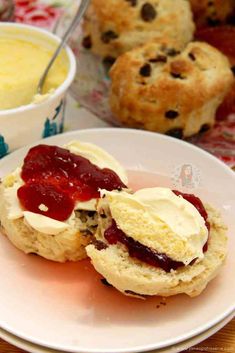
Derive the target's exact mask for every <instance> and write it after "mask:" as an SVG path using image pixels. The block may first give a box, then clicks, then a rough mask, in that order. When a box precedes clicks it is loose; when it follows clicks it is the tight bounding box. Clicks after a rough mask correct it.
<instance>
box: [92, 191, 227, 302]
mask: <svg viewBox="0 0 235 353" xmlns="http://www.w3.org/2000/svg"><path fill="white" fill-rule="evenodd" d="M103 197H104V198H102V199H100V201H99V203H98V217H99V226H98V231H97V233H96V242H95V243H94V244H92V245H88V246H87V247H86V250H87V254H88V256H89V257H90V258H91V261H92V264H93V265H94V267H95V269H96V270H97V271H98V272H99V273H101V274H102V275H103V276H104V277H105V278H106V280H107V281H108V283H110V284H111V285H113V286H114V287H115V288H117V289H118V290H119V291H121V292H122V293H123V294H125V295H131V296H137V297H138V296H140V297H142V296H148V295H161V296H171V295H175V294H179V293H186V294H187V295H189V296H190V297H194V296H197V295H199V294H200V293H201V292H202V291H203V290H204V289H205V288H206V286H207V284H208V283H209V282H210V281H211V280H212V279H213V278H214V277H215V276H216V275H217V273H218V271H219V269H220V268H221V266H222V264H223V263H224V260H225V257H226V252H227V237H226V227H225V226H224V224H223V223H222V220H221V218H220V215H219V214H218V212H217V211H216V210H214V209H213V208H212V207H210V206H206V209H205V208H204V206H203V204H202V202H201V201H200V199H198V198H197V197H195V196H194V195H190V194H182V193H180V192H177V191H171V190H170V189H167V188H150V189H142V190H139V191H137V192H136V193H135V194H133V195H131V194H128V193H126V192H120V193H118V192H115V191H112V192H104V193H103Z"/></svg>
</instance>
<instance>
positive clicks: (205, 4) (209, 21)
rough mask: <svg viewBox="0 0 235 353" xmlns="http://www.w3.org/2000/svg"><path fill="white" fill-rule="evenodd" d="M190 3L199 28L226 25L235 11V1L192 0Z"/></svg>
mask: <svg viewBox="0 0 235 353" xmlns="http://www.w3.org/2000/svg"><path fill="white" fill-rule="evenodd" d="M190 3H191V6H192V10H193V13H194V18H195V21H196V24H197V26H198V27H200V26H205V25H207V26H217V25H220V24H222V23H226V22H227V21H229V18H230V16H231V15H232V13H233V11H234V9H235V2H234V0H210V1H208V0H200V1H198V0H190Z"/></svg>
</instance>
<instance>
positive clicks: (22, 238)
mask: <svg viewBox="0 0 235 353" xmlns="http://www.w3.org/2000/svg"><path fill="white" fill-rule="evenodd" d="M126 184H127V175H126V172H125V170H124V169H123V167H122V166H121V165H120V164H119V162H118V161H117V160H116V159H115V158H114V157H112V156H111V155H110V154H108V153H107V152H106V151H104V150H103V149H101V148H100V147H98V146H96V145H93V144H90V143H84V142H79V141H72V142H71V143H69V144H67V145H66V146H64V147H63V148H61V147H57V146H50V145H38V146H35V147H33V148H31V149H30V150H29V152H28V153H27V155H26V157H25V159H24V162H23V165H22V166H21V167H19V168H17V169H16V170H15V171H14V172H13V173H12V174H10V175H7V176H5V177H4V178H3V180H2V182H1V184H0V222H1V228H2V230H3V232H4V233H5V234H6V236H7V237H8V238H9V240H10V241H11V242H12V243H13V244H14V245H15V246H16V247H17V248H18V249H20V250H22V251H23V252H25V253H26V254H28V253H34V254H37V255H40V256H42V257H45V258H47V259H49V260H54V261H59V262H64V261H67V260H70V261H77V260H80V259H83V258H85V257H86V256H87V255H86V251H85V246H86V245H87V244H89V243H90V241H91V238H92V236H93V233H94V232H95V230H96V228H97V214H96V202H97V199H98V198H99V197H100V193H99V190H100V189H103V188H104V189H106V190H110V191H111V190H114V189H118V190H121V189H122V188H126Z"/></svg>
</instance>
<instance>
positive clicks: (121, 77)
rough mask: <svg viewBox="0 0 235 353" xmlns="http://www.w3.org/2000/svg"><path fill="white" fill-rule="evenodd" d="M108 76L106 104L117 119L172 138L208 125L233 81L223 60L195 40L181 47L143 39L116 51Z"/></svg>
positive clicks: (211, 49) (196, 131)
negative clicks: (127, 49) (128, 48)
mask: <svg viewBox="0 0 235 353" xmlns="http://www.w3.org/2000/svg"><path fill="white" fill-rule="evenodd" d="M110 77H111V93H110V106H111V110H112V113H113V115H114V116H115V117H116V119H117V120H118V121H119V122H121V123H122V124H124V125H126V126H129V127H134V128H143V129H147V130H151V131H156V132H160V133H166V134H169V135H171V136H175V137H178V138H183V137H188V136H192V135H194V134H196V133H198V132H199V131H202V130H205V129H208V128H210V127H211V126H213V124H214V118H215V112H216V110H217V108H218V106H219V105H220V104H221V103H222V101H223V99H224V97H225V95H226V94H227V92H228V91H229V89H230V87H231V85H232V83H233V80H234V78H233V74H232V71H231V69H230V65H229V62H228V59H227V58H226V57H225V56H224V55H223V54H222V53H221V52H219V51H218V50H217V49H215V48H214V47H212V46H210V45H209V44H206V43H201V42H192V43H189V44H188V45H187V46H186V48H185V49H183V50H179V49H178V48H177V47H176V46H172V45H166V44H163V45H162V44H159V43H158V44H157V43H153V42H152V43H148V44H146V45H144V46H142V47H139V48H136V49H133V50H132V51H130V52H128V53H125V54H123V55H122V56H120V57H119V58H118V59H117V61H116V62H115V64H114V65H113V66H112V68H111V71H110Z"/></svg>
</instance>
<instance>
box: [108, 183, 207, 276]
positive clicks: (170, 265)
mask: <svg viewBox="0 0 235 353" xmlns="http://www.w3.org/2000/svg"><path fill="white" fill-rule="evenodd" d="M173 192H174V193H175V194H176V195H177V196H182V197H183V198H184V199H185V200H187V201H188V202H190V203H191V204H192V205H193V206H194V207H195V208H196V209H197V210H198V212H199V213H200V215H201V216H202V217H203V218H204V220H205V224H206V226H207V228H208V231H209V230H210V224H209V222H208V215H207V212H206V210H205V207H204V206H203V203H202V202H201V200H200V199H199V198H198V197H196V196H195V195H193V194H184V193H182V192H180V191H177V190H173ZM104 237H105V239H106V240H107V241H108V243H109V244H117V242H119V243H122V244H124V245H125V246H126V247H127V249H128V252H129V255H130V256H131V257H135V258H136V259H138V260H140V261H143V262H145V263H147V264H149V265H151V266H154V267H160V268H162V269H163V270H164V271H166V272H170V271H171V270H176V269H177V268H179V267H182V266H185V265H184V263H183V262H180V261H175V260H172V259H171V258H170V257H168V256H167V255H166V254H162V253H158V252H157V251H156V250H154V249H151V248H149V247H147V246H145V245H143V244H141V243H140V242H138V241H136V240H134V239H133V238H131V237H128V236H127V235H126V234H125V233H124V232H123V231H122V230H121V229H118V227H117V224H116V222H115V220H114V219H113V220H112V224H111V226H110V227H109V228H107V229H106V230H105V232H104ZM207 249H208V241H207V243H206V244H205V245H204V247H203V251H204V252H206V251H207ZM195 261H196V259H194V260H192V261H191V263H190V265H193V264H194V262H195Z"/></svg>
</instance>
